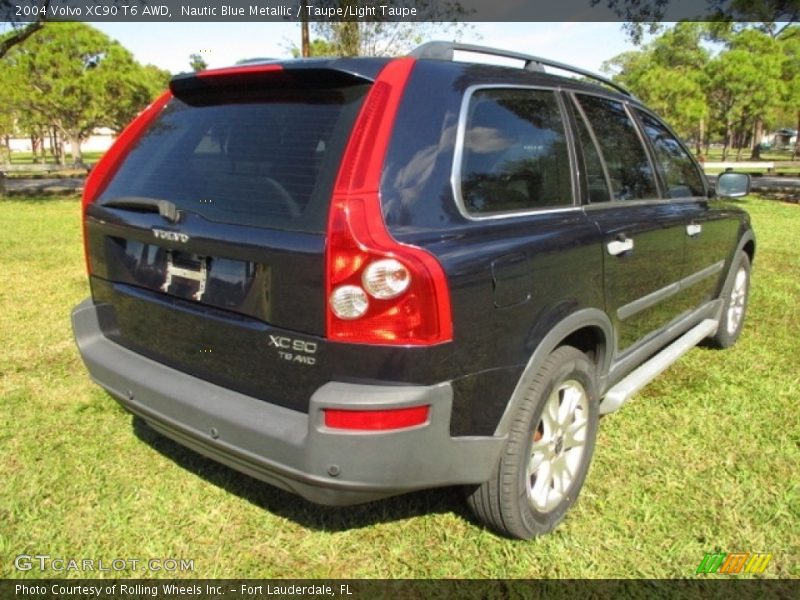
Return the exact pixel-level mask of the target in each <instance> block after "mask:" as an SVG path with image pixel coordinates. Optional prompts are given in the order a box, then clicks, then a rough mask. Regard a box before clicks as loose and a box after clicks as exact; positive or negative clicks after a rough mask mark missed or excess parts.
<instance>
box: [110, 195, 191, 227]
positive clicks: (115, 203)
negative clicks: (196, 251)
mask: <svg viewBox="0 0 800 600" xmlns="http://www.w3.org/2000/svg"><path fill="white" fill-rule="evenodd" d="M100 206H107V207H109V208H128V209H132V210H140V211H144V212H157V213H158V214H159V215H161V216H162V217H164V218H165V219H166V220H167V221H169V222H170V223H175V222H176V221H177V220H178V208H177V207H176V206H175V204H174V203H172V202H170V201H169V200H160V199H158V198H145V197H140V196H124V197H121V198H112V199H111V200H106V201H105V202H101V203H100Z"/></svg>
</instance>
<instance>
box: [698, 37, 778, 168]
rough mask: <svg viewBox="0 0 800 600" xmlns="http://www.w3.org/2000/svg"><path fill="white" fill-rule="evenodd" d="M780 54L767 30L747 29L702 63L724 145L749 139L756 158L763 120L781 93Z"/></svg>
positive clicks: (725, 148) (775, 106) (742, 143)
mask: <svg viewBox="0 0 800 600" xmlns="http://www.w3.org/2000/svg"><path fill="white" fill-rule="evenodd" d="M784 60H785V58H784V56H783V54H782V53H781V50H780V46H779V42H778V41H777V40H775V39H774V38H772V37H770V36H769V35H768V34H765V33H762V32H761V31H757V30H755V29H747V30H743V31H740V32H739V33H737V34H735V35H734V36H733V37H732V38H731V41H730V47H729V48H728V49H726V50H725V51H723V52H721V53H720V54H719V55H717V56H716V57H715V58H714V59H713V60H712V61H710V62H709V64H708V66H707V67H706V74H707V83H708V90H709V98H710V99H711V103H712V111H713V113H714V115H715V117H716V119H717V121H718V122H720V123H724V125H725V142H724V143H725V147H724V150H723V158H725V157H727V150H728V148H729V147H731V146H733V145H734V143H736V145H737V146H738V147H739V154H738V155H737V157H739V156H740V155H741V149H742V147H743V146H745V145H746V142H747V140H748V139H749V140H750V142H751V143H750V145H751V147H752V154H751V156H752V158H759V148H760V143H761V134H762V131H763V126H764V123H765V121H768V120H769V118H770V116H771V113H773V112H774V110H775V109H776V108H777V107H778V106H779V105H780V100H781V98H782V97H784V95H785V83H784V81H783V80H782V77H781V76H782V71H783V63H784Z"/></svg>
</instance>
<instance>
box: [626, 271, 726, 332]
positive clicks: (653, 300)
mask: <svg viewBox="0 0 800 600" xmlns="http://www.w3.org/2000/svg"><path fill="white" fill-rule="evenodd" d="M724 266H725V261H722V260H721V261H719V262H716V263H714V264H713V265H710V266H708V267H705V268H704V269H701V270H699V271H697V272H696V273H692V274H691V275H689V276H687V277H684V278H683V279H681V280H680V281H676V282H674V283H670V284H669V285H667V286H664V287H663V288H661V289H658V290H656V291H655V292H651V293H649V294H647V295H646V296H642V297H641V298H637V299H636V300H634V301H633V302H629V303H628V304H626V305H624V306H620V307H619V308H618V309H617V318H619V320H620V321H624V320H625V319H629V318H631V317H632V316H633V315H635V314H637V313H640V312H642V311H643V310H646V309H648V308H650V307H652V306H655V305H656V304H658V303H659V302H663V301H664V300H666V299H667V298H670V297H671V296H674V295H675V294H677V293H678V292H680V291H681V290H685V289H686V288H688V287H691V286H693V285H695V284H697V283H700V282H701V281H703V280H704V279H707V278H709V277H711V276H713V275H716V274H717V273H719V272H720V271H721V270H722V267H724Z"/></svg>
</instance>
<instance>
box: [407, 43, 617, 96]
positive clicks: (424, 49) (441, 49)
mask: <svg viewBox="0 0 800 600" xmlns="http://www.w3.org/2000/svg"><path fill="white" fill-rule="evenodd" d="M456 50H458V51H460V52H473V53H475V54H488V55H491V56H502V57H505V58H513V59H516V60H521V61H524V62H525V67H524V68H525V70H526V71H544V67H545V66H547V67H552V68H554V69H559V70H560V71H568V72H570V73H575V74H576V75H582V76H584V77H588V78H589V79H594V80H595V81H598V82H600V83H603V84H605V85H607V86H609V87H612V88H614V89H615V90H617V91H618V92H620V93H621V94H624V95H625V96H630V97H633V94H631V93H630V92H629V91H628V90H627V89H625V88H624V87H623V86H621V85H620V84H618V83H615V82H614V81H611V80H610V79H607V78H606V77H603V76H601V75H597V74H596V73H592V72H591V71H586V70H584V69H579V68H578V67H573V66H571V65H568V64H565V63H560V62H556V61H554V60H550V59H547V58H542V57H541V56H531V55H530V54H523V53H521V52H513V51H511V50H502V49H500V48H492V47H490V46H476V45H474V44H461V43H458V42H427V43H425V44H422V45H421V46H417V47H416V48H414V50H412V51H411V52H410V53H409V56H413V57H414V58H431V59H434V60H447V61H452V60H453V54H454V52H455V51H456Z"/></svg>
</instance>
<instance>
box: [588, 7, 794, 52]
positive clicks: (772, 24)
mask: <svg viewBox="0 0 800 600" xmlns="http://www.w3.org/2000/svg"><path fill="white" fill-rule="evenodd" d="M601 3H602V4H603V5H605V6H607V7H608V8H609V9H611V11H612V12H614V13H616V15H617V16H618V17H620V18H621V19H622V20H623V21H624V22H625V24H624V26H623V28H624V29H625V31H626V32H627V34H628V37H629V38H630V39H631V41H632V42H634V43H635V44H637V45H638V44H640V43H642V40H643V38H644V36H645V35H646V34H650V35H653V34H657V33H659V32H662V31H663V30H664V27H665V26H664V25H663V23H662V21H664V19H665V17H667V16H669V15H668V12H667V10H668V9H669V7H670V4H671V0H650V1H647V2H643V1H642V0H590V4H591V6H597V5H598V4H601ZM697 4H698V5H699V6H698V5H691V9H689V8H687V5H686V4H684V5H683V6H682V7H680V8H681V9H682V10H683V11H684V12H685V13H686V14H681V15H680V18H684V19H686V18H690V17H693V18H694V20H696V21H704V22H709V23H716V27H717V29H718V30H719V31H720V32H724V31H732V32H738V31H740V30H742V29H747V28H751V27H753V24H755V26H756V27H757V28H759V29H760V30H761V31H762V32H763V33H767V34H768V35H770V36H771V37H778V36H779V35H780V34H781V32H782V31H783V30H784V29H785V28H786V27H788V26H789V25H790V24H791V23H794V22H796V21H797V18H798V16H800V0H757V1H756V2H753V0H705V2H704V3H699V2H698V3H697ZM703 4H704V5H705V6H703ZM687 11H691V12H687ZM672 16H673V18H674V15H672Z"/></svg>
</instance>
